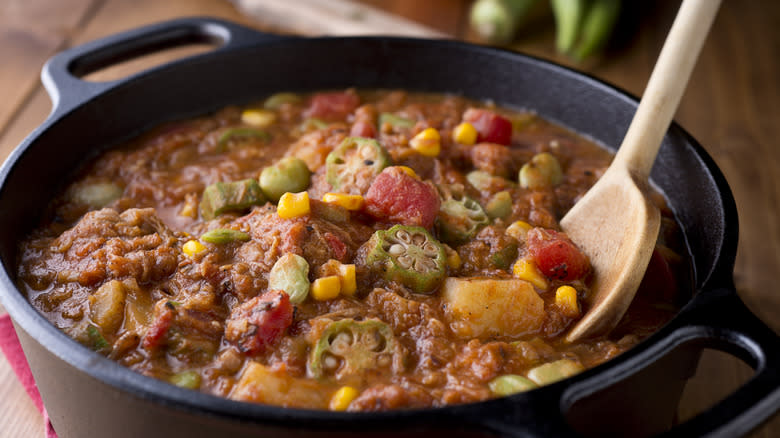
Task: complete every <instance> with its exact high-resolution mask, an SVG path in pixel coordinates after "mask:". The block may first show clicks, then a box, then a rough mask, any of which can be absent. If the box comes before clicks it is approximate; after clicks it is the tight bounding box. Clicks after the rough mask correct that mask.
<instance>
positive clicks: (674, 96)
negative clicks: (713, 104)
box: [614, 0, 721, 181]
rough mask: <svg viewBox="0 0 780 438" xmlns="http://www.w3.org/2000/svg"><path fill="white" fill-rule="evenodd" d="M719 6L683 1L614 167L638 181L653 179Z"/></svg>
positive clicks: (714, 1) (715, 0) (713, 1)
mask: <svg viewBox="0 0 780 438" xmlns="http://www.w3.org/2000/svg"><path fill="white" fill-rule="evenodd" d="M720 3H721V0H684V1H683V3H682V5H681V6H680V10H679V11H678V12H677V17H676V18H675V20H674V24H672V29H671V30H670V31H669V35H668V36H667V37H666V42H665V43H664V46H663V48H662V49H661V54H660V55H659V56H658V61H656V65H655V68H654V69H653V73H652V75H651V76H650V80H649V81H648V83H647V88H646V89H645V92H644V94H643V95H642V100H641V101H640V102H639V108H637V112H636V114H635V115H634V118H633V119H632V121H631V125H630V126H629V127H628V132H627V133H626V136H625V138H624V139H623V144H622V145H621V146H620V149H619V150H618V153H617V155H616V156H615V160H614V161H615V163H614V164H615V165H616V166H615V167H617V165H621V166H623V167H624V168H626V169H627V170H628V171H629V172H630V173H631V174H632V175H634V177H635V178H636V180H638V181H647V178H648V176H649V175H650V169H652V167H653V162H654V161H655V156H656V155H657V154H658V150H659V148H660V147H661V140H662V139H663V137H664V135H665V134H666V131H667V129H669V124H670V123H671V121H672V117H674V113H675V111H676V110H677V105H678V104H679V102H680V98H681V97H682V95H683V93H684V92H685V86H686V85H687V84H688V79H689V78H690V76H691V72H692V71H693V66H694V65H695V64H696V59H697V58H698V57H699V52H700V51H701V48H702V46H703V45H704V40H705V39H706V37H707V33H708V32H709V29H710V26H711V25H712V22H713V21H714V19H715V14H716V13H717V12H718V8H719V7H720Z"/></svg>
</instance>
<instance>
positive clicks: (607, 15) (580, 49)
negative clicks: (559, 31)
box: [574, 0, 620, 61]
mask: <svg viewBox="0 0 780 438" xmlns="http://www.w3.org/2000/svg"><path fill="white" fill-rule="evenodd" d="M619 15H620V0H594V1H593V4H591V5H590V8H589V9H588V12H587V14H586V15H585V18H584V20H583V23H582V34H581V36H580V41H579V44H578V45H577V48H576V49H574V57H575V58H576V59H577V60H578V61H582V60H583V59H585V58H587V57H588V56H590V55H591V54H593V53H595V52H596V51H598V50H600V49H601V48H602V47H603V46H604V44H606V42H607V40H608V39H609V36H610V34H611V33H612V29H613V28H614V27H615V23H617V19H618V16H619Z"/></svg>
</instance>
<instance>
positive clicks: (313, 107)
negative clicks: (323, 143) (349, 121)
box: [303, 91, 360, 120]
mask: <svg viewBox="0 0 780 438" xmlns="http://www.w3.org/2000/svg"><path fill="white" fill-rule="evenodd" d="M358 105H360V97H358V95H357V94H355V93H349V92H345V91H339V92H330V93H317V94H315V95H314V96H312V98H311V100H310V101H309V106H308V108H306V110H305V111H304V112H303V115H304V117H317V118H321V119H326V120H333V119H341V118H344V117H345V116H346V115H347V114H350V113H352V111H355V109H356V108H357V107H358Z"/></svg>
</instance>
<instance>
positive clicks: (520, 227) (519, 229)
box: [506, 221, 533, 243]
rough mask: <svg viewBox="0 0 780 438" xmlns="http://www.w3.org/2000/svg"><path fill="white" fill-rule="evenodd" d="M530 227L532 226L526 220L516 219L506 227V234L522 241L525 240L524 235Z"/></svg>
mask: <svg viewBox="0 0 780 438" xmlns="http://www.w3.org/2000/svg"><path fill="white" fill-rule="evenodd" d="M531 228H533V227H532V226H531V224H529V223H528V222H523V221H516V222H512V225H510V226H508V227H507V228H506V234H507V235H509V236H512V237H514V238H515V239H517V240H518V241H519V242H521V243H522V242H525V236H526V235H527V234H528V232H529V231H531Z"/></svg>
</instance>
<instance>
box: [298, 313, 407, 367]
mask: <svg viewBox="0 0 780 438" xmlns="http://www.w3.org/2000/svg"><path fill="white" fill-rule="evenodd" d="M399 355H400V351H399V350H398V348H397V346H396V340H395V337H394V336H393V331H392V330H391V329H390V327H389V326H388V325H387V324H385V323H384V322H382V321H380V320H378V319H365V320H363V321H355V320H354V319H342V320H339V321H334V322H331V323H330V324H328V326H327V327H326V328H325V330H324V331H323V332H322V335H321V336H320V337H319V339H318V340H317V342H316V343H315V344H314V346H313V348H312V352H311V356H310V357H309V361H308V369H309V372H310V374H311V375H312V376H313V377H314V378H316V379H328V378H332V379H335V380H337V381H341V380H343V379H349V378H355V377H356V376H360V375H363V373H365V371H366V370H372V371H374V372H375V373H378V372H382V371H385V372H388V371H389V372H392V371H395V369H396V368H397V367H396V363H397V362H398V356H399Z"/></svg>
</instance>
